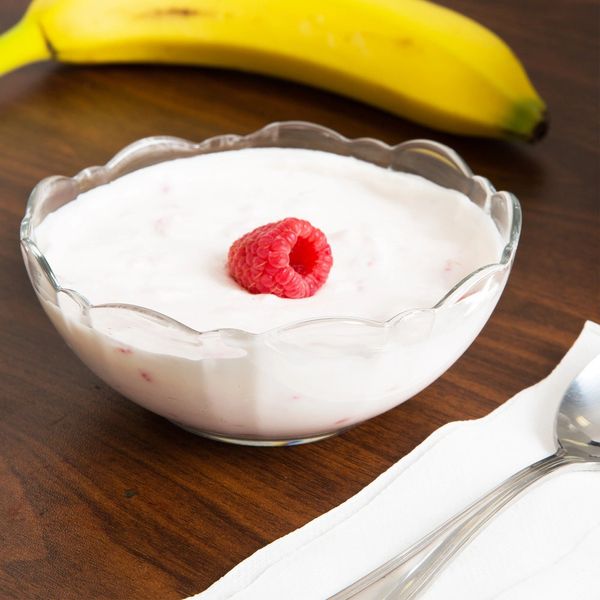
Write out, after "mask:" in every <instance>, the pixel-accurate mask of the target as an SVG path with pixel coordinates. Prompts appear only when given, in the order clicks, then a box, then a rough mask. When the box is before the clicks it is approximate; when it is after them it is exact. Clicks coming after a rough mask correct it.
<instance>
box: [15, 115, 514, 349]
mask: <svg viewBox="0 0 600 600" xmlns="http://www.w3.org/2000/svg"><path fill="white" fill-rule="evenodd" d="M299 128H301V129H303V130H309V131H311V132H312V133H314V134H317V135H321V136H325V137H327V138H329V139H331V140H334V141H335V142H338V143H341V144H344V145H347V146H349V147H352V146H356V145H362V146H364V145H369V146H374V147H377V148H378V149H379V150H382V151H385V152H386V153H388V154H389V155H390V156H391V155H393V154H396V153H400V152H402V151H404V150H406V149H407V148H417V149H421V150H424V151H428V152H432V153H434V154H436V155H437V156H438V158H441V159H444V160H445V161H447V162H448V163H450V165H451V166H452V167H454V168H455V169H456V170H457V171H459V172H460V173H461V174H462V175H464V176H465V178H466V179H469V180H471V181H473V182H475V183H477V184H478V185H479V187H480V188H482V189H483V190H484V191H485V194H486V203H487V202H489V201H490V199H491V197H492V196H495V195H496V196H503V197H504V199H505V201H507V202H508V208H509V211H510V215H511V217H512V222H511V226H510V232H509V236H508V242H507V243H506V244H505V246H504V248H503V250H502V254H501V257H500V260H499V261H498V262H496V263H490V264H487V265H483V266H481V267H479V268H478V269H476V270H474V271H472V272H471V273H469V274H468V275H466V276H465V277H464V278H463V279H461V280H460V281H459V282H458V283H456V284H455V285H454V286H453V287H452V288H450V289H449V290H448V291H447V292H446V293H445V294H444V295H443V296H442V298H440V299H439V300H438V301H437V302H436V303H435V304H434V305H433V306H430V307H419V308H408V309H404V310H402V311H400V312H399V313H396V314H394V315H393V316H391V317H390V318H388V319H386V320H383V321H378V320H374V319H368V318H361V317H354V316H353V317H349V316H340V315H335V316H326V317H314V318H310V319H303V320H299V321H293V322H291V323H288V324H284V325H280V326H278V327H274V328H271V329H268V330H264V331H260V332H250V331H247V330H244V329H241V328H231V327H222V328H216V329H211V330H203V331H199V330H197V329H194V328H193V327H190V326H189V325H186V324H185V323H182V322H181V321H178V320H177V319H174V318H172V317H170V316H168V315H166V314H164V313H162V312H159V311H156V310H153V309H151V308H147V307H144V306H139V305H136V304H126V303H119V302H116V303H112V302H111V303H102V304H93V303H92V302H90V301H89V300H88V299H87V298H86V297H85V296H84V295H83V294H81V293H79V292H78V291H77V290H75V289H73V288H68V287H63V286H62V285H61V284H60V281H59V279H58V278H57V277H56V275H55V273H54V271H53V269H52V267H51V266H50V264H49V262H48V261H47V260H46V257H45V256H44V254H43V252H42V251H41V250H40V248H39V246H38V245H37V243H36V241H35V237H34V227H33V224H32V218H33V215H34V211H35V210H36V208H37V206H38V205H39V204H41V203H42V202H43V201H44V200H45V199H46V198H47V196H48V194H46V193H45V189H46V188H48V186H49V185H50V184H54V183H57V182H60V181H70V182H72V183H74V184H75V185H76V186H78V187H80V186H81V184H82V183H83V182H85V181H89V180H90V179H91V178H94V177H98V176H103V178H104V181H102V182H100V183H99V184H98V185H95V186H92V187H98V186H99V185H104V184H105V183H108V182H110V181H112V180H114V179H117V178H119V177H121V176H122V175H123V174H126V173H129V172H132V171H135V170H137V169H138V168H144V166H141V167H136V168H134V169H131V170H127V166H128V165H131V164H132V163H134V161H135V160H137V158H138V157H139V155H140V153H141V152H146V151H147V150H148V149H149V148H151V147H157V149H158V147H161V148H165V150H166V149H167V148H168V149H170V150H181V151H187V152H190V156H194V155H195V154H192V153H196V154H201V153H205V152H204V151H205V150H207V149H209V152H210V148H212V147H214V148H215V150H213V151H224V150H225V151H226V149H223V148H222V146H224V145H227V144H232V143H239V142H245V141H247V142H252V141H253V140H254V139H256V138H259V137H263V136H266V135H269V134H271V133H273V134H274V135H277V134H278V133H279V132H280V131H281V130H297V129H299ZM275 147H276V145H275ZM287 147H291V146H287ZM207 153H208V152H207ZM176 159H177V158H166V159H165V160H164V161H162V160H157V161H155V162H153V163H151V164H158V163H160V162H166V161H167V160H176ZM358 160H365V159H360V158H359V159H358ZM366 162H369V161H366ZM148 166H150V165H148ZM123 169H125V173H119V171H122V170H123ZM82 191H83V190H82ZM80 193H81V192H80ZM70 201H72V200H70ZM521 226H522V212H521V206H520V203H519V200H518V199H517V198H516V196H515V195H514V194H512V193H510V192H506V191H497V190H496V189H495V188H494V186H493V185H492V183H491V182H490V181H489V180H488V179H487V178H485V177H481V176H479V175H475V174H474V173H473V172H472V171H471V169H470V167H469V166H468V165H467V163H466V162H465V161H464V160H463V159H462V158H461V157H460V156H459V154H458V153H456V152H455V151H454V150H452V149H451V148H450V147H448V146H446V145H445V144H441V143H439V142H435V141H432V140H428V139H413V140H408V141H405V142H401V143H399V144H395V145H389V144H387V143H385V142H383V141H381V140H378V139H375V138H372V137H359V138H348V137H346V136H343V135H342V134H340V133H338V132H337V131H335V130H333V129H330V128H328V127H324V126H322V125H318V124H316V123H311V122H308V121H295V120H294V121H276V122H272V123H269V124H268V125H265V126H264V127H261V128H260V129H257V130H255V131H253V132H251V133H249V134H246V135H237V134H222V135H216V136H212V137H209V138H206V139H204V140H203V141H201V142H192V141H190V140H187V139H184V138H180V137H175V136H161V135H159V136H149V137H144V138H140V139H138V140H136V141H134V142H132V143H130V144H128V145H127V146H125V147H124V148H122V149H121V150H120V151H118V152H117V153H116V154H115V155H114V156H113V157H112V158H111V159H110V160H109V161H108V162H107V163H106V164H104V165H101V166H90V167H86V168H84V169H82V170H81V171H79V172H78V173H77V174H76V175H74V176H72V177H66V176H61V175H52V176H49V177H46V178H44V179H42V180H41V181H40V182H39V183H38V184H37V185H36V186H35V187H34V188H33V190H32V192H31V194H30V195H29V198H28V201H27V205H26V210H25V215H24V217H23V219H22V221H21V226H20V243H21V247H22V250H23V252H24V254H25V255H26V256H27V257H32V258H33V259H34V261H35V262H36V263H37V265H38V266H39V267H40V269H41V271H42V273H43V274H44V276H45V278H46V280H47V282H48V283H49V284H50V285H51V287H52V288H53V290H54V293H55V294H56V295H58V294H59V293H62V294H65V295H67V296H69V297H70V298H71V299H72V300H73V301H74V302H76V304H77V305H78V306H79V309H80V310H81V313H82V314H83V315H86V316H87V315H89V313H90V312H91V311H93V310H95V309H114V310H127V311H131V312H134V313H138V314H142V315H143V316H144V317H146V318H149V319H150V320H152V321H155V322H159V323H161V324H163V325H166V326H168V327H171V328H175V329H177V330H179V331H180V332H181V333H183V334H191V335H193V336H195V337H196V336H205V335H209V334H210V335H215V334H219V333H228V334H230V335H235V336H240V335H241V336H248V337H251V338H255V337H260V336H265V335H272V334H277V333H280V332H284V331H288V330H295V329H297V328H303V327H306V326H312V325H316V324H321V323H330V322H332V323H351V324H357V325H365V326H370V327H378V328H388V327H390V326H392V325H394V324H396V323H398V322H400V321H402V320H404V319H405V318H407V317H409V316H411V315H414V314H420V313H424V312H433V313H435V312H436V311H438V310H439V309H441V308H443V307H444V306H447V305H448V304H451V303H453V301H455V300H456V299H460V298H461V297H462V296H463V295H464V293H465V292H466V291H467V290H468V289H469V288H471V287H472V286H473V285H476V284H477V283H479V282H480V281H482V280H485V279H487V278H488V277H490V276H492V275H494V274H495V273H497V272H501V271H505V270H507V269H510V268H511V266H512V263H513V261H514V257H515V253H516V250H517V246H518V243H519V237H520V234H521ZM28 272H29V267H28ZM29 276H30V278H31V273H29ZM34 290H35V291H36V294H37V293H38V292H37V289H35V287H34Z"/></svg>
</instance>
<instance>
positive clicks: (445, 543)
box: [330, 449, 582, 600]
mask: <svg viewBox="0 0 600 600" xmlns="http://www.w3.org/2000/svg"><path fill="white" fill-rule="evenodd" d="M581 463H582V461H581V459H579V458H577V457H573V456H570V455H566V454H565V452H564V450H562V449H560V450H558V451H557V452H556V453H555V454H553V455H551V456H547V457H546V458H543V459H542V460H540V461H538V462H536V463H533V464H532V465H529V466H527V467H525V468H524V469H522V470H521V471H519V472H517V473H515V474H514V475H512V476H511V477H509V478H508V479H506V480H505V481H504V482H503V483H501V484H500V485H499V486H497V487H496V488H494V489H493V490H491V491H490V492H488V493H487V494H486V495H485V496H483V497H482V498H480V499H479V500H477V501H476V502H474V503H473V504H471V505H470V506H469V507H468V508H466V509H465V510H464V511H462V512H461V513H459V514H457V515H456V516H454V517H452V518H451V519H450V520H448V521H446V522H445V523H444V524H443V525H441V526H440V527H438V528H437V529H435V530H434V531H432V532H431V533H429V534H428V535H426V536H425V537H424V538H422V539H421V540H420V541H418V542H417V543H416V544H414V545H413V546H411V547H410V548H408V549H407V550H405V551H404V552H402V553H401V554H399V555H398V556H396V557H394V558H393V559H391V560H390V561H388V562H387V563H385V564H383V565H381V566H380V567H378V568H377V569H375V570H374V571H372V572H371V573H369V574H368V575H366V576H365V577H363V578H361V579H359V580H358V581H356V582H355V583H353V584H352V585H350V586H349V587H347V588H345V589H344V590H342V591H341V592H338V593H337V594H335V595H334V596H332V597H331V599H330V600H344V599H348V598H353V599H355V600H359V599H360V600H367V599H378V600H384V599H385V600H388V599H389V600H391V599H392V598H393V599H394V600H411V599H412V598H415V597H416V596H417V594H419V592H421V591H422V590H423V589H425V587H426V586H427V585H428V584H429V583H430V582H431V581H432V579H433V578H434V576H435V575H436V574H437V573H439V572H440V571H441V570H442V569H443V568H444V567H445V565H446V564H447V563H448V562H449V561H450V559H451V558H452V557H454V556H455V555H456V554H457V553H458V552H459V551H460V550H461V549H462V547H463V546H464V545H465V544H466V543H467V542H469V541H470V540H471V539H473V538H474V537H475V536H476V535H477V533H478V532H479V531H480V530H481V529H482V528H483V526H484V525H485V524H486V523H487V522H488V521H489V520H490V519H491V518H492V517H493V516H494V515H496V514H497V513H498V512H499V511H500V510H502V509H503V508H504V507H505V506H506V505H507V504H509V503H510V502H511V501H512V500H513V499H514V498H515V497H516V496H518V495H519V494H520V493H521V492H522V491H523V490H525V489H526V488H527V487H529V486H530V485H532V484H533V483H535V482H536V481H538V480H539V479H541V478H542V477H545V476H546V475H548V474H549V473H551V472H553V471H554V470H556V469H558V468H559V467H563V466H565V465H572V464H581Z"/></svg>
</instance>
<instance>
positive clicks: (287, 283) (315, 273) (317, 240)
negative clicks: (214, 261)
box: [227, 218, 333, 298]
mask: <svg viewBox="0 0 600 600" xmlns="http://www.w3.org/2000/svg"><path fill="white" fill-rule="evenodd" d="M332 264H333V259H332V257H331V248H330V247H329V244H328V243H327V238H326V237H325V234H324V233H323V232H322V231H320V230H319V229H317V228H316V227H313V226H312V225H311V224H310V223H309V222H308V221H303V220H301V219H294V218H288V219H283V221H278V222H277V223H269V224H268V225H263V226H262V227H258V228H256V229H255V230H254V231H251V232H250V233H247V234H246V235H244V236H242V237H241V238H240V239H239V240H237V241H235V242H234V243H233V244H232V245H231V248H229V256H228V258H227V268H228V269H229V273H230V275H231V276H232V277H233V278H234V279H235V280H236V281H237V282H238V283H239V284H240V285H241V286H242V287H243V288H246V289H247V290H248V291H249V292H250V293H251V294H275V295H276V296H280V297H281V298H307V297H308V296H312V295H313V294H315V292H316V291H317V290H318V289H319V288H320V287H321V286H322V285H323V284H324V283H325V281H326V280H327V276H328V275H329V270H330V269H331V265H332Z"/></svg>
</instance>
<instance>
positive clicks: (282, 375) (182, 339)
mask: <svg viewBox="0 0 600 600" xmlns="http://www.w3.org/2000/svg"><path fill="white" fill-rule="evenodd" d="M250 147H288V148H290V147H291V148H311V149H317V150H323V151H326V152H332V153H335V154H341V155H346V156H354V157H356V158H358V159H361V160H364V161H368V162H371V163H374V164H377V165H380V166H382V167H387V168H391V169H394V170H397V171H404V172H408V173H414V174H417V175H421V176H423V177H425V178H427V179H429V180H431V181H433V182H435V183H437V184H439V185H442V186H444V187H448V188H452V189H456V190H459V191H461V192H463V193H464V194H466V195H467V196H468V197H469V198H470V199H471V200H472V201H473V202H474V203H476V204H477V205H478V206H479V207H481V208H482V210H484V211H485V212H486V213H488V214H489V215H490V216H491V218H492V219H493V222H494V223H495V225H496V227H497V228H498V231H499V233H500V235H501V236H502V239H503V240H504V243H505V247H504V251H503V253H502V257H501V259H500V261H499V262H498V263H495V264H491V265H487V266H485V267H482V268H480V269H478V270H477V271H475V272H474V273H471V274H470V275H469V276H468V277H466V278H465V279H463V280H462V281H461V282H460V283H458V284H457V285H456V286H455V287H454V288H452V289H450V290H448V293H447V294H446V295H445V296H444V297H443V298H440V300H439V301H438V302H437V303H436V304H435V306H432V307H430V308H427V309H422V308H419V309H414V310H407V311H403V312H402V313H400V314H398V315H396V316H394V317H393V318H391V319H389V320H388V321H385V322H376V321H372V320H368V319H346V318H337V317H328V318H323V319H313V320H309V321H304V322H300V323H290V324H289V325H287V326H284V327H279V328H277V329H273V330H270V331H267V332H264V333H258V334H256V333H249V332H246V331H242V330H236V329H219V330H215V331H206V332H205V331H195V330H193V329H190V328H189V327H187V326H185V325H183V324H182V323H179V322H178V321H175V320H174V319H171V318H170V317H169V316H168V315H163V314H160V313H158V312H155V311H152V310H148V309H146V308H142V307H139V306H133V305H126V304H118V303H115V304H102V305H93V304H91V303H90V302H89V301H88V300H87V299H86V298H85V297H83V296H82V295H81V294H80V293H78V292H77V290H73V289H67V288H64V287H62V286H61V285H60V282H59V281H58V280H57V278H56V276H55V275H54V273H53V272H52V269H51V267H50V265H49V264H48V262H47V261H46V259H45V258H44V256H43V254H42V253H41V251H40V249H39V248H38V246H37V244H36V241H35V228H36V226H37V225H38V224H39V223H41V222H42V221H43V220H44V218H45V217H46V215H48V214H49V213H51V212H53V211H54V210H56V209H57V208H59V207H60V206H62V205H64V204H66V203H67V202H71V201H72V200H74V199H75V198H76V197H77V196H78V195H79V194H80V193H82V192H84V191H86V190H89V189H91V188H94V187H96V186H99V185H103V184H105V183H107V182H109V181H112V180H114V179H116V178H117V177H120V176H122V175H124V174H126V173H130V172H132V171H135V170H137V169H140V168H142V167H146V166H149V165H152V164H156V163H159V162H163V161H167V160H172V159H175V158H182V157H188V156H196V155H200V154H207V153H211V152H223V151H227V150H234V149H239V148H250ZM520 230H521V210H520V206H519V203H518V201H517V199H516V198H515V197H514V196H513V195H512V194H510V193H508V192H497V191H496V190H495V189H494V188H493V186H492V185H491V184H490V182H489V181H488V180H486V179H485V178H483V177H479V176H476V175H473V174H472V172H471V170H470V169H469V168H468V166H467V165H466V164H465V163H464V162H463V160H462V159H461V158H460V157H459V156H458V155H457V154H456V153H455V152H454V151H452V150H451V149H449V148H448V147H446V146H443V145H441V144H438V143H436V142H432V141H428V140H414V141H409V142H405V143H402V144H399V145H397V146H393V147H391V146H388V145H386V144H384V143H382V142H380V141H377V140H374V139H368V138H361V139H355V140H349V139H347V138H345V137H343V136H341V135H339V134H338V133H336V132H334V131H332V130H330V129H326V128H324V127H321V126H318V125H314V124H311V123H304V122H295V121H291V122H285V123H273V124H270V125H268V126H266V127H264V128H263V129H261V130H259V131H256V132H255V133H252V134H250V135H247V136H237V135H223V136H217V137H214V138H210V139H208V140H206V141H204V142H202V143H199V144H195V143H192V142H189V141H186V140H183V139H179V138H172V137H151V138H146V139H142V140H139V141H137V142H135V143H133V144H131V145H130V146H128V147H127V148H125V149H124V150H122V151H121V152H119V153H118V154H117V155H116V156H115V157H114V158H113V159H112V160H110V161H109V162H108V164H106V165H105V166H102V167H90V168H88V169H85V170H83V171H82V172H80V173H79V174H77V175H76V176H75V177H72V178H68V177H49V178H47V179H44V180H43V181H41V182H40V183H39V184H38V185H37V186H36V188H35V189H34V190H33V192H32V194H31V197H30V198H29V202H28V205H27V211H26V214H25V217H24V219H23V222H22V224H21V247H22V251H23V257H24V260H25V265H26V267H27V272H28V274H29V278H30V280H31V283H32V285H33V288H34V290H35V293H36V295H37V297H38V299H39V300H40V302H41V304H42V306H43V308H44V310H45V311H46V313H47V314H48V316H49V318H50V319H51V321H52V322H53V323H54V325H55V326H56V328H57V329H58V331H59V333H60V334H61V335H62V336H63V338H64V339H65V341H66V342H67V344H68V345H69V346H70V347H71V348H72V349H73V351H74V352H75V353H76V354H77V355H78V356H79V358H80V359H81V360H82V361H83V362H84V363H85V364H86V365H88V367H89V368H90V369H91V370H92V371H93V372H94V373H96V374H97V375H98V376H99V377H101V378H102V379H103V380H104V381H105V382H106V383H108V384H109V385H110V386H112V387H113V388H114V389H115V390H117V391H118V392H120V393H122V394H123V395H125V396H127V397H128V398H130V399H131V400H133V401H134V402H137V403H138V404H140V405H141V406H144V407H146V408H147V409H149V410H151V411H153V412H155V413H157V414H159V415H162V416H164V417H166V418H167V419H170V420H171V421H173V422H174V423H176V424H178V425H180V426H181V427H183V428H185V429H187V430H189V431H193V432H194V433H198V434H201V435H204V436H207V437H210V438H214V439H219V440H222V441H229V442H235V443H241V444H252V445H282V444H295V443H302V442H307V441H314V440H317V439H322V438H324V437H328V436H330V435H333V434H335V433H339V432H340V431H342V430H344V429H346V428H348V427H351V426H353V425H356V424H357V423H360V422H362V421H364V420H366V419H369V418H371V417H373V416H375V415H378V414H380V413H383V412H385V411H387V410H389V409H391V408H393V407H394V406H397V405H398V404H400V403H401V402H404V401H405V400H407V399H408V398H410V397H411V396H413V395H415V394H417V393H418V392H419V391H421V390H422V389H423V388H425V387H426V386H427V385H429V384H430V383H431V382H433V381H434V380H435V379H436V378H437V377H439V376H440V375H441V374H442V373H443V372H444V371H445V370H446V369H448V367H450V365H452V364H453V363H454V362H455V361H456V360H457V358H458V357H459V356H460V355H461V354H462V353H463V352H464V351H465V350H466V349H467V347H468V346H469V345H470V344H471V343H472V341H473V340H474V339H475V337H476V336H477V334H478V333H479V331H480V330H481V328H482V327H483V326H484V324H485V322H486V321H487V319H488V318H489V316H490V314H491V313H492V311H493V309H494V307H495V305H496V303H497V302H498V299H499V298H500V295H501V293H502V290H503V289H504V286H505V284H506V281H507V279H508V275H509V273H510V269H511V266H512V264H513V261H514V256H515V251H516V248H517V244H518V240H519V234H520ZM398 276H399V277H401V274H398ZM115 323H118V325H119V326H118V327H117V328H115ZM115 330H118V334H115ZM134 339H135V344H134V343H133V340H134Z"/></svg>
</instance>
